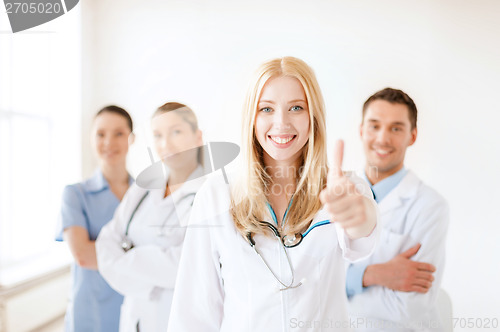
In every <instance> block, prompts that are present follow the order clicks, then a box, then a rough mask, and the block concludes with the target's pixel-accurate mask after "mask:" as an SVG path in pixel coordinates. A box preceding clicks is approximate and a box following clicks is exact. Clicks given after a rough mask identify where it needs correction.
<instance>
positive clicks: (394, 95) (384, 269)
mask: <svg viewBox="0 0 500 332" xmlns="http://www.w3.org/2000/svg"><path fill="white" fill-rule="evenodd" d="M360 134H361V139H362V142H363V147H364V150H365V156H366V165H365V170H364V174H363V177H364V178H365V179H366V180H367V181H368V183H369V184H370V186H371V189H372V191H373V194H374V196H375V200H376V201H377V203H378V204H379V208H380V214H381V223H380V225H381V227H382V232H381V239H380V243H379V245H378V246H377V248H376V249H375V252H374V254H373V255H372V256H370V257H369V258H368V259H365V260H363V261H361V262H358V263H355V264H351V265H350V266H349V267H348V269H347V276H346V290H347V296H348V299H349V313H350V318H351V324H352V325H351V326H352V327H354V328H355V329H356V330H358V331H441V330H442V327H441V326H442V324H441V320H440V317H439V315H438V312H437V307H436V300H437V295H438V292H439V289H440V284H441V279H442V276H443V269H444V260H445V238H446V232H447V228H448V221H449V214H448V205H447V203H446V201H445V200H444V199H443V197H441V196H440V195H439V194H438V193H437V192H436V191H435V190H433V189H432V188H430V187H429V186H427V185H425V184H424V183H423V182H422V181H421V180H420V179H419V178H418V177H417V176H416V175H415V173H413V172H412V171H410V170H408V169H406V168H405V167H404V158H405V153H406V149H407V148H408V147H409V146H411V145H413V143H415V140H416V138H417V108H416V106H415V103H414V102H413V100H412V99H411V98H410V97H409V96H408V95H407V94H406V93H404V92H403V91H401V90H396V89H391V88H386V89H384V90H381V91H379V92H377V93H375V94H374V95H373V96H371V97H370V98H368V100H367V101H366V102H365V104H364V105H363V120H362V123H361V126H360Z"/></svg>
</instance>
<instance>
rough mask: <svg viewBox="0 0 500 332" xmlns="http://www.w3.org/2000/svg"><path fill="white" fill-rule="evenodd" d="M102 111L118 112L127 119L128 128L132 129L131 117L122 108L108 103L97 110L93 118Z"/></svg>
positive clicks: (131, 130)
mask: <svg viewBox="0 0 500 332" xmlns="http://www.w3.org/2000/svg"><path fill="white" fill-rule="evenodd" d="M102 113H115V114H118V115H120V116H123V117H124V118H125V120H127V125H128V127H129V128H130V132H133V131H134V124H133V122H132V117H131V116H130V114H128V112H127V111H125V110H124V109H123V108H121V107H118V106H116V105H108V106H106V107H103V108H102V109H101V110H100V111H99V112H97V114H96V115H95V117H94V119H95V118H97V117H98V116H99V115H101V114H102Z"/></svg>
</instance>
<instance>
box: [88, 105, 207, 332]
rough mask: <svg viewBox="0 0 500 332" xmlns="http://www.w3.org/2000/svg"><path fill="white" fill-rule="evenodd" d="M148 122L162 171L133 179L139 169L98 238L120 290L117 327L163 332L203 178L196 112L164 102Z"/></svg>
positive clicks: (102, 263)
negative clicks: (120, 297) (197, 193)
mask: <svg viewBox="0 0 500 332" xmlns="http://www.w3.org/2000/svg"><path fill="white" fill-rule="evenodd" d="M151 127H152V131H153V138H154V146H155V149H156V152H157V153H158V155H159V156H160V158H161V160H162V162H163V164H164V166H165V168H166V172H167V175H166V177H162V176H161V175H162V174H160V178H159V180H161V181H158V178H151V179H150V180H151V182H139V180H140V177H141V175H139V176H138V178H137V182H136V183H135V184H134V185H133V186H132V187H131V188H130V190H129V191H128V192H127V194H126V195H125V198H124V199H123V201H122V203H121V204H120V206H119V207H118V209H117V210H116V213H115V215H114V217H113V219H112V220H111V221H110V222H109V223H108V224H107V225H106V226H105V227H104V228H103V230H102V231H101V233H100V235H99V238H98V239H97V243H96V247H97V261H98V262H99V270H100V271H101V273H102V275H103V276H104V278H105V279H106V280H107V281H108V282H109V284H110V285H111V287H113V288H114V289H116V290H117V291H118V292H120V293H121V294H123V295H124V296H125V299H124V302H123V306H122V310H121V321H120V331H121V332H129V331H130V332H132V331H133V332H136V331H139V330H140V331H143V332H156V331H158V332H164V331H166V329H167V324H168V319H169V313H170V305H171V301H172V294H173V292H174V286H175V281H176V276H177V265H178V263H179V257H180V254H181V250H182V244H183V242H184V235H185V232H186V225H187V220H188V218H189V214H190V212H191V206H192V204H193V200H194V197H195V194H196V192H197V191H198V189H199V188H200V186H201V185H202V183H203V181H204V177H203V175H204V169H203V153H202V152H203V151H202V145H203V140H202V133H201V131H200V129H199V128H198V122H197V119H196V115H195V114H194V112H193V111H192V110H191V109H190V108H189V107H187V106H186V105H184V104H180V103H174V102H170V103H166V104H164V105H163V106H161V107H160V108H158V110H156V112H155V113H154V114H153V118H152V120H151ZM141 174H143V173H141ZM162 179H163V180H162ZM158 183H159V184H160V185H159V186H157V184H158ZM139 185H141V186H143V187H141V186H139Z"/></svg>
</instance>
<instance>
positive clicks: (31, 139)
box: [0, 8, 81, 282]
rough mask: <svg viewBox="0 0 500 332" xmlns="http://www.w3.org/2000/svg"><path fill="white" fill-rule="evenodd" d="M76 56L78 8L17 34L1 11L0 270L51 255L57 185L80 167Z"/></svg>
mask: <svg viewBox="0 0 500 332" xmlns="http://www.w3.org/2000/svg"><path fill="white" fill-rule="evenodd" d="M80 54H81V33H80V9H78V8H75V10H73V11H71V12H69V13H68V14H66V15H64V16H62V17H60V18H58V19H55V20H54V21H51V22H49V23H47V24H44V25H41V26H39V27H36V28H33V29H30V30H28V31H26V32H19V33H16V34H13V33H12V32H11V30H10V26H9V22H8V20H7V16H6V15H5V13H1V14H0V271H2V273H4V272H5V271H6V270H8V269H10V268H13V267H16V266H21V265H26V264H29V262H39V261H40V259H43V258H44V257H45V258H46V257H47V255H52V254H53V253H54V250H56V251H57V244H56V243H55V242H54V234H55V226H56V219H57V214H58V211H59V206H60V201H61V192H62V188H63V186H64V184H66V183H67V182H70V181H73V182H75V181H77V180H78V179H79V177H80V169H81V166H80V165H81V162H80V159H81V157H80V156H81V151H80V146H81V142H80V127H81V106H80V105H81V73H80V72H81V63H80V61H81V55H80ZM55 248H56V249H55ZM0 277H2V275H0ZM0 282H2V279H0Z"/></svg>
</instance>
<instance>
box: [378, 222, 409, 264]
mask: <svg viewBox="0 0 500 332" xmlns="http://www.w3.org/2000/svg"><path fill="white" fill-rule="evenodd" d="M409 240H410V239H409V235H408V234H399V233H396V232H393V231H390V230H387V229H383V230H382V236H381V241H380V245H382V246H384V250H379V251H378V254H379V255H381V256H383V257H379V260H380V261H389V260H391V259H393V258H394V257H395V256H396V255H398V254H400V253H401V252H402V249H403V248H406V247H407V245H406V244H407V242H408V241H409Z"/></svg>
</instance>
